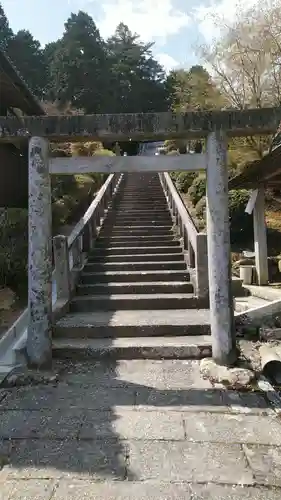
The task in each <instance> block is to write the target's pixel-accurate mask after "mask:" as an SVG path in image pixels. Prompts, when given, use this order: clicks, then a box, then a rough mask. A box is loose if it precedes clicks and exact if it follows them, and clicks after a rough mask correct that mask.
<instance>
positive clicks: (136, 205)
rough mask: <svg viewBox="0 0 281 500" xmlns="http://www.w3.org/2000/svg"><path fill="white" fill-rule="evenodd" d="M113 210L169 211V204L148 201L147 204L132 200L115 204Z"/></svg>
mask: <svg viewBox="0 0 281 500" xmlns="http://www.w3.org/2000/svg"><path fill="white" fill-rule="evenodd" d="M113 208H115V209H116V208H119V209H120V210H126V209H128V208H129V209H130V210H162V209H163V210H167V208H168V205H167V202H166V201H164V202H162V201H161V202H159V201H158V202H156V201H147V202H140V201H137V200H134V201H133V200H132V201H130V202H120V203H118V204H117V203H115V204H113Z"/></svg>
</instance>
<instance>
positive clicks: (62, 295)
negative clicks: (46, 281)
mask: <svg viewBox="0 0 281 500" xmlns="http://www.w3.org/2000/svg"><path fill="white" fill-rule="evenodd" d="M53 248H54V261H55V274H56V285H57V299H65V300H69V298H70V290H71V282H70V266H69V250H68V244H67V237H66V236H63V235H58V236H55V237H54V238H53Z"/></svg>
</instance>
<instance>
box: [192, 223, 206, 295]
mask: <svg viewBox="0 0 281 500" xmlns="http://www.w3.org/2000/svg"><path fill="white" fill-rule="evenodd" d="M195 268H196V285H197V296H198V297H199V298H206V299H207V298H208V294H209V279H208V253H207V235H206V234H204V233H198V234H197V236H196V253H195Z"/></svg>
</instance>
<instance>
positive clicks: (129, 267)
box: [84, 261, 187, 272]
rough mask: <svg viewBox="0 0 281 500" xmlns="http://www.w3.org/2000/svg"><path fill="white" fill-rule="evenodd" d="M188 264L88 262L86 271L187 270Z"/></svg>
mask: <svg viewBox="0 0 281 500" xmlns="http://www.w3.org/2000/svg"><path fill="white" fill-rule="evenodd" d="M186 269H187V266H186V263H185V262H184V261H181V262H174V261H164V262H149V261H144V262H104V263H95V264H93V263H90V262H89V263H87V264H86V265H85V267H84V271H85V272H102V271H121V270H122V271H142V272H145V271H159V272H162V270H166V271H176V270H179V271H186Z"/></svg>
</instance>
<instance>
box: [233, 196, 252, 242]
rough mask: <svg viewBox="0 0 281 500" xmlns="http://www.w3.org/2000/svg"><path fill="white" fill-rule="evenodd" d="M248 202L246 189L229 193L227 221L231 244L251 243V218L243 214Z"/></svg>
mask: <svg viewBox="0 0 281 500" xmlns="http://www.w3.org/2000/svg"><path fill="white" fill-rule="evenodd" d="M248 200H249V191H247V190H246V189H242V190H232V191H230V192H229V220H230V238H231V243H232V244H235V243H238V244H240V243H244V244H247V242H248V241H249V242H253V237H254V235H253V217H252V216H251V215H249V214H247V213H245V208H246V205H247V203H248Z"/></svg>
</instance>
